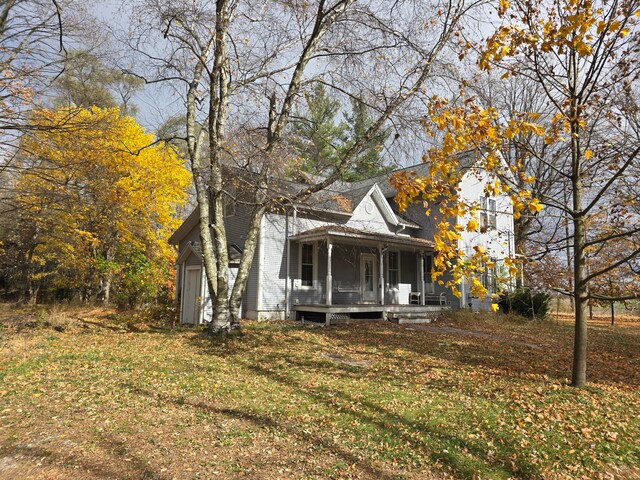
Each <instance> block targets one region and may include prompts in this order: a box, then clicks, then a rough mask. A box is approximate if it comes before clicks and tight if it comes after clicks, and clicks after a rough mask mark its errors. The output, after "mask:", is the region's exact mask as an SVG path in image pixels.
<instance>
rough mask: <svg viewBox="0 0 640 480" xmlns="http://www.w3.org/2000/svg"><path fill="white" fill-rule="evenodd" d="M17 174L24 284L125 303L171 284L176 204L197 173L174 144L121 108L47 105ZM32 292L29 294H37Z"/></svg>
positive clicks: (24, 147) (24, 144)
mask: <svg viewBox="0 0 640 480" xmlns="http://www.w3.org/2000/svg"><path fill="white" fill-rule="evenodd" d="M33 123H34V125H36V127H37V128H36V129H35V130H34V132H33V133H31V134H29V135H27V136H25V137H24V138H23V140H22V144H21V149H22V151H23V152H25V158H24V159H23V162H24V164H25V168H24V170H23V171H24V173H23V174H22V175H21V176H20V178H19V179H18V181H17V191H18V194H17V198H16V200H17V202H18V204H19V206H20V212H21V213H20V217H19V223H20V226H19V228H18V229H17V230H18V231H20V232H22V235H25V238H26V239H27V240H28V241H26V242H23V243H24V252H23V256H24V258H23V260H24V262H25V264H26V267H25V268H28V269H29V271H28V272H25V277H26V278H24V281H26V282H27V283H28V284H29V288H30V290H34V291H35V293H36V294H37V291H38V288H39V287H41V286H47V287H49V288H50V289H52V290H60V289H62V290H65V291H73V292H77V294H78V295H79V296H80V297H82V298H84V299H88V298H91V297H99V298H101V299H102V300H103V301H104V302H105V303H108V302H109V300H110V295H111V290H112V288H113V287H114V286H115V289H116V291H117V293H118V295H119V296H120V299H121V300H122V301H125V302H128V301H130V302H135V301H136V300H141V299H142V298H141V296H144V295H147V296H148V295H154V294H157V293H158V286H160V285H163V284H166V283H167V282H170V279H171V276H170V273H171V272H170V264H171V263H172V251H171V250H170V247H169V246H168V244H167V242H166V239H167V237H168V235H169V234H170V232H171V231H172V230H173V229H175V228H176V226H177V220H176V218H175V213H176V208H177V207H178V206H179V205H181V204H183V203H184V202H185V200H186V191H187V185H188V184H189V181H190V175H189V173H188V171H187V170H186V169H185V167H184V165H183V163H184V162H183V160H182V159H180V158H179V157H178V155H177V153H176V152H175V150H174V149H173V148H172V147H170V146H169V145H166V144H164V143H162V142H160V143H154V142H155V137H154V136H153V135H152V134H149V133H146V132H145V131H144V129H143V128H142V127H141V126H140V125H138V124H137V123H136V121H135V120H134V119H133V118H131V117H122V116H120V112H119V111H118V109H117V108H114V109H99V108H97V107H94V108H92V109H91V110H87V109H78V108H72V109H58V110H42V111H39V112H37V113H36V114H35V116H34V119H33ZM33 293H34V292H33V291H32V297H33Z"/></svg>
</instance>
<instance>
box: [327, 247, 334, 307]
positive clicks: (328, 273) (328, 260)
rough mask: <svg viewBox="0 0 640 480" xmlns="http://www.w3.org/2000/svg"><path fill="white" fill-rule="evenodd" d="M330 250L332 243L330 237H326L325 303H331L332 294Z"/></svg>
mask: <svg viewBox="0 0 640 480" xmlns="http://www.w3.org/2000/svg"><path fill="white" fill-rule="evenodd" d="M331 250H333V245H332V244H331V239H330V238H327V286H326V289H327V295H326V299H327V302H326V303H327V305H331V301H332V298H331V296H332V294H333V285H332V280H331Z"/></svg>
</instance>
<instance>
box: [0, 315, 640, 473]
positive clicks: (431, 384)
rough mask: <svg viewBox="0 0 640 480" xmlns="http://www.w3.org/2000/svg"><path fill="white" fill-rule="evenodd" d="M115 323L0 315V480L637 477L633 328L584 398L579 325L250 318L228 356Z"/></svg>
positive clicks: (611, 347) (194, 332) (179, 333)
mask: <svg viewBox="0 0 640 480" xmlns="http://www.w3.org/2000/svg"><path fill="white" fill-rule="evenodd" d="M112 314H113V312H111V311H109V310H92V311H88V310H75V311H68V312H65V311H62V310H60V311H58V312H55V315H54V316H53V317H52V318H46V320H47V321H49V322H50V323H51V325H50V326H48V327H44V326H43V327H42V328H32V329H26V330H23V331H22V332H20V333H17V332H16V331H15V329H14V328H13V327H12V325H13V323H14V322H16V321H19V319H20V318H21V316H20V315H22V314H21V313H20V312H15V311H9V310H4V311H0V315H1V316H2V317H1V321H2V322H3V323H4V325H5V328H4V330H3V332H2V337H0V338H1V342H2V344H1V348H0V372H2V373H1V374H0V377H1V379H0V404H1V405H2V409H1V410H0V458H2V459H3V460H2V463H1V464H0V477H2V476H3V475H4V476H8V477H9V478H93V477H109V478H157V479H164V478H219V479H235V478H286V479H314V478H315V479H337V478H341V479H342V478H361V479H398V478H404V479H427V478H428V479H431V478H436V479H438V478H483V479H506V478H548V479H560V478H620V479H622V478H624V479H627V478H636V477H637V476H638V475H639V474H640V470H638V465H640V445H639V444H638V442H637V438H638V437H639V435H640V422H638V418H640V393H639V391H640V389H639V388H638V387H640V368H639V367H640V365H639V364H638V361H639V358H640V351H639V345H640V324H638V323H635V324H631V323H626V324H625V323H622V322H621V323H620V325H619V326H617V327H615V328H612V327H610V326H606V325H604V323H603V324H600V325H594V326H592V327H590V328H591V330H590V338H591V358H590V374H591V378H592V384H591V385H592V386H590V387H589V388H587V389H582V390H575V389H573V388H571V387H569V386H568V377H569V376H570V366H571V357H570V345H571V339H570V335H569V332H570V330H571V328H572V326H571V325H570V324H569V323H568V322H567V323H562V322H560V323H553V322H543V323H541V322H536V323H530V322H504V321H499V318H500V317H494V316H490V317H489V316H487V317H484V316H479V315H468V316H466V317H465V316H460V317H459V318H458V317H456V318H453V317H452V318H444V319H440V320H438V321H437V322H436V324H435V325H426V326H412V327H411V328H406V327H403V326H398V325H393V324H380V323H376V324H370V325H367V324H358V325H351V326H348V327H344V328H329V329H326V328H312V327H306V328H303V327H301V326H300V325H299V324H294V323H254V322H247V323H246V324H245V328H244V329H243V333H242V338H234V337H231V338H229V339H228V340H227V341H226V342H224V343H221V342H212V340H211V339H209V338H207V337H205V336H204V335H202V332H201V330H198V329H184V328H175V329H168V328H164V329H158V328H143V329H141V331H139V332H135V331H130V329H129V328H127V327H126V325H123V324H122V323H121V320H120V318H119V317H114V316H112ZM62 315H67V316H68V317H70V318H71V321H70V323H69V324H68V325H67V327H66V328H65V330H64V331H63V332H59V331H56V330H55V329H54V328H53V327H54V326H55V325H56V322H57V321H58V319H59V318H61V317H62ZM218 447H221V448H218Z"/></svg>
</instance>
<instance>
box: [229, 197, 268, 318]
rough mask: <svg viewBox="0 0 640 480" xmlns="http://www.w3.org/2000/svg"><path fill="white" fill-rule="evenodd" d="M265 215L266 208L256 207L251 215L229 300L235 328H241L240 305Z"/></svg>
mask: <svg viewBox="0 0 640 480" xmlns="http://www.w3.org/2000/svg"><path fill="white" fill-rule="evenodd" d="M264 213H265V208H264V207H256V208H255V209H254V211H253V213H252V215H251V220H250V221H249V228H248V229H247V238H246V240H245V242H244V251H243V252H242V258H241V259H240V265H239V266H238V274H237V275H236V281H235V283H234V284H233V290H232V291H231V298H230V299H229V306H230V308H231V321H232V324H233V327H234V328H238V327H239V326H240V304H241V302H242V296H243V295H244V291H245V288H246V286H247V280H248V278H249V272H250V270H251V264H252V262H253V256H254V254H255V251H256V247H257V246H258V239H259V238H260V223H261V220H262V217H263V216H264Z"/></svg>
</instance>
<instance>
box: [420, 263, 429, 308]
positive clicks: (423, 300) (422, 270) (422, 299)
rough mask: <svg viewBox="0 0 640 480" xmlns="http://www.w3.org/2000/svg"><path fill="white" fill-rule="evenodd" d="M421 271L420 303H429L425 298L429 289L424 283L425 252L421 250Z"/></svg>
mask: <svg viewBox="0 0 640 480" xmlns="http://www.w3.org/2000/svg"><path fill="white" fill-rule="evenodd" d="M419 255H420V273H419V278H420V285H419V287H420V303H421V304H422V305H426V303H427V299H426V298H424V297H425V293H426V291H427V289H426V287H425V285H424V252H420V253H419Z"/></svg>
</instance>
